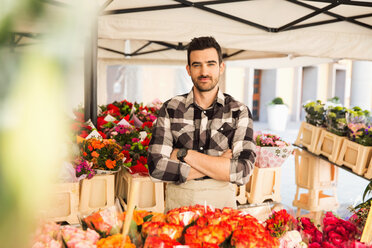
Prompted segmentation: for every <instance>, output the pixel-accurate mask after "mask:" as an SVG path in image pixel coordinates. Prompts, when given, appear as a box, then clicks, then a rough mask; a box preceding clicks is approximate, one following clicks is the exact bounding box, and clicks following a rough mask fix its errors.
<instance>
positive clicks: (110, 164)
mask: <svg viewBox="0 0 372 248" xmlns="http://www.w3.org/2000/svg"><path fill="white" fill-rule="evenodd" d="M121 150H122V148H121V147H120V146H119V145H118V144H117V143H116V142H115V141H114V140H111V139H104V140H100V139H96V138H92V139H88V140H83V141H82V143H80V152H81V156H82V157H83V158H84V159H85V160H87V161H89V162H92V163H93V167H92V168H93V169H96V170H97V169H98V170H109V171H117V170H119V169H120V167H121V166H122V165H123V159H124V154H122V153H121Z"/></svg>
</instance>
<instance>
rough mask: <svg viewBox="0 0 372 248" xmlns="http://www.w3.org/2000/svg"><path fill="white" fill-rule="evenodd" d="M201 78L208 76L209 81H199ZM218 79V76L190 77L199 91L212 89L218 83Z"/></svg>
mask: <svg viewBox="0 0 372 248" xmlns="http://www.w3.org/2000/svg"><path fill="white" fill-rule="evenodd" d="M202 78H209V80H210V81H209V82H202V81H200V80H201V79H202ZM219 80H220V77H219V76H218V77H217V78H212V77H210V76H200V77H198V78H192V82H193V84H194V86H195V87H196V88H197V89H198V90H199V91H200V92H208V91H211V90H213V89H214V88H215V87H216V85H217V84H218V81H219Z"/></svg>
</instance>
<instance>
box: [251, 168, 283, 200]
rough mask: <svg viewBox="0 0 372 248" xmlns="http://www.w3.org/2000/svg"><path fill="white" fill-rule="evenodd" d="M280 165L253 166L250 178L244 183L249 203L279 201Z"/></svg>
mask: <svg viewBox="0 0 372 248" xmlns="http://www.w3.org/2000/svg"><path fill="white" fill-rule="evenodd" d="M281 172H282V167H273V168H258V167H254V170H253V174H252V176H251V179H250V180H249V182H248V183H247V184H246V191H247V199H248V202H249V203H251V204H252V203H263V202H264V201H265V200H272V201H277V202H280V201H281V197H280V182H281V181H280V180H281Z"/></svg>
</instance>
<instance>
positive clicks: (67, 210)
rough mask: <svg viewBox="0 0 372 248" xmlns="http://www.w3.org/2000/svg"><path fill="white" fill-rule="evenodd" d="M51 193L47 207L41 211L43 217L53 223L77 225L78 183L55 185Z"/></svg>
mask: <svg viewBox="0 0 372 248" xmlns="http://www.w3.org/2000/svg"><path fill="white" fill-rule="evenodd" d="M51 193H52V195H51V197H50V198H49V205H47V209H45V210H43V211H42V212H43V214H44V215H45V217H46V218H47V219H50V220H51V221H55V222H62V221H66V222H67V223H69V224H77V223H79V220H78V218H77V215H78V213H79V210H78V207H79V183H59V184H55V185H54V187H53V189H52V192H51Z"/></svg>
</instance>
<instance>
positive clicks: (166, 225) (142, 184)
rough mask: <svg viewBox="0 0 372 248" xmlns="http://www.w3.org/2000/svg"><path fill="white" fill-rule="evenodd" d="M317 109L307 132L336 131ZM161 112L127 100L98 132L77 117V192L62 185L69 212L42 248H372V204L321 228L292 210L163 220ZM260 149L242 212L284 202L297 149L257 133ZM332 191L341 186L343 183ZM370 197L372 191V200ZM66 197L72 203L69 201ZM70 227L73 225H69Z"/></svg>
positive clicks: (109, 109) (69, 172) (70, 174)
mask: <svg viewBox="0 0 372 248" xmlns="http://www.w3.org/2000/svg"><path fill="white" fill-rule="evenodd" d="M317 104H318V105H319V106H320V107H319V106H317V105H314V106H311V107H309V108H310V109H311V110H309V111H310V112H311V113H312V114H311V115H310V114H309V116H308V117H307V120H308V121H309V122H311V123H307V124H309V125H317V128H319V129H321V131H323V129H324V130H325V128H324V127H323V126H326V125H327V123H331V122H329V121H328V122H327V115H326V113H327V111H325V110H324V108H323V105H322V104H321V103H320V102H317ZM159 106H160V105H159V102H155V103H154V104H153V105H152V106H151V107H149V106H143V104H141V103H131V102H128V101H125V100H124V101H122V102H114V103H112V104H108V105H107V106H100V109H101V113H100V114H99V117H98V120H99V121H98V123H97V127H94V126H93V125H92V124H91V123H89V122H87V123H84V122H83V117H82V112H81V109H80V110H76V111H75V115H76V118H75V120H73V121H72V124H71V128H72V131H73V136H72V138H71V139H70V140H71V153H72V154H73V155H74V156H72V158H71V161H70V163H66V165H65V166H64V168H63V171H65V173H64V174H66V175H65V178H69V179H70V181H71V182H69V183H64V184H62V183H61V184H57V186H58V185H59V186H60V187H61V189H59V191H55V194H60V195H59V197H60V198H61V196H62V195H63V196H64V198H63V201H66V202H69V204H67V205H66V204H65V205H63V204H60V210H59V211H60V212H61V213H62V214H60V216H56V212H54V213H52V214H50V213H49V215H48V214H44V216H45V217H47V218H48V219H49V220H50V221H54V222H43V223H41V224H40V227H39V229H38V230H37V231H36V232H35V235H34V241H33V245H32V247H33V248H39V247H40V248H42V247H58V248H59V247H66V248H70V247H71V248H75V247H76V248H78V247H88V248H89V247H92V248H93V247H102V248H103V247H113V248H116V247H117V248H119V247H127V248H134V247H143V248H160V247H161V248H166V247H178V248H181V247H184V248H186V247H188V248H193V247H200V248H204V247H226V248H227V247H232V248H240V247H283V248H287V247H288V248H304V247H372V246H371V245H367V244H368V242H370V241H371V237H370V236H368V230H369V229H368V228H367V226H368V225H367V224H366V223H371V222H372V220H371V218H372V217H370V216H371V214H370V211H369V209H370V205H371V203H370V201H371V199H366V200H364V202H363V203H361V204H359V205H357V206H355V207H353V208H351V209H350V211H352V213H353V216H352V217H351V218H350V219H348V220H344V219H341V218H339V217H337V216H335V215H334V214H333V213H332V212H327V213H326V214H325V215H324V218H323V219H322V220H320V221H319V222H317V224H318V225H316V224H315V223H314V222H313V221H312V220H311V219H310V218H307V217H304V216H295V214H294V211H292V210H290V209H288V210H287V209H285V208H280V209H276V210H275V211H274V210H273V211H271V210H270V209H269V211H270V212H267V213H265V216H264V218H261V217H262V215H258V214H256V215H255V213H254V212H252V211H249V209H239V210H236V209H231V208H223V209H218V208H214V207H213V206H209V205H204V206H202V205H195V206H183V207H181V208H177V209H172V210H170V211H168V212H167V213H163V211H164V184H163V183H161V182H160V183H154V182H152V181H151V180H150V178H149V176H148V168H147V149H148V145H149V141H150V139H151V129H152V125H153V122H154V121H155V120H156V115H157V111H158V110H159ZM353 111H355V112H351V111H350V112H347V114H346V115H345V119H346V120H347V123H348V125H347V128H348V131H347V137H349V138H350V139H355V140H357V139H358V140H363V141H362V143H363V142H365V141H368V137H367V138H365V137H364V138H363V139H360V135H362V133H363V134H365V133H367V134H366V135H369V133H368V132H369V129H368V128H369V127H367V126H363V127H361V128H359V126H358V129H356V128H355V125H357V123H355V118H354V117H355V116H356V115H359V114H360V111H359V110H358V109H354V110H353ZM358 111H359V112H358ZM320 112H322V113H323V117H324V120H323V117H321V115H320V114H319V113H320ZM353 118H354V119H353ZM315 119H316V120H315ZM336 119H337V118H336ZM359 119H360V118H359ZM359 119H358V120H359ZM332 123H333V122H332ZM366 129H367V130H366ZM314 134H315V133H314ZM317 139H318V140H319V137H318V138H317ZM254 140H255V142H256V145H257V146H256V150H255V152H256V154H257V159H256V163H255V168H254V171H253V174H252V177H251V180H250V182H249V183H248V184H247V185H244V186H241V187H239V191H238V194H239V195H238V199H240V200H242V203H241V204H245V203H246V202H247V201H248V202H249V203H250V204H262V203H263V202H264V201H267V200H271V201H274V202H280V200H281V197H280V178H281V169H282V164H283V163H284V162H285V160H286V159H287V158H288V157H289V156H290V155H291V154H292V153H293V147H292V146H291V144H289V143H288V142H286V141H284V140H283V139H281V138H280V137H279V136H277V135H275V134H270V133H262V132H256V133H254ZM300 140H301V139H300ZM310 140H312V138H311V139H310ZM304 152H305V151H304ZM306 155H307V154H306ZM310 155H311V154H310ZM303 156H305V155H303ZM312 156H313V155H312ZM303 161H308V162H307V163H308V164H307V165H308V167H306V166H305V164H303V163H302V164H301V166H302V167H301V168H310V167H312V169H314V168H315V169H314V171H313V174H314V173H322V175H323V177H322V178H323V179H324V175H325V173H324V170H322V171H321V170H320V169H319V168H320V167H319V168H318V169H317V170H316V168H317V167H316V166H315V167H314V166H313V164H319V166H322V165H321V162H319V161H318V160H311V159H310V160H306V159H305V160H303ZM309 161H312V162H309ZM317 161H318V162H317ZM298 163H299V164H300V160H299V161H298ZM311 163H313V164H311ZM310 165H311V166H310ZM296 170H298V168H297V166H296ZM296 173H297V172H296ZM330 173H332V171H331V172H330ZM305 174H306V173H305ZM313 174H311V175H313ZM314 175H315V174H314ZM314 175H313V176H314ZM329 175H330V177H332V176H331V174H329ZM335 175H337V173H336V174H335ZM335 175H333V177H334V176H335ZM314 178H317V179H319V180H318V181H316V182H315V181H314V182H310V183H311V187H308V188H309V189H313V188H312V187H313V186H314V185H316V184H317V183H318V184H319V185H322V186H325V183H328V181H329V180H328V179H329V178H327V180H326V182H325V181H321V180H320V179H321V177H316V176H314ZM333 179H335V178H333ZM336 179H337V178H336ZM296 180H297V176H296ZM336 181H337V180H336ZM296 182H297V181H296ZM307 183H309V182H307ZM298 184H299V185H301V182H300V181H298ZM68 185H69V186H68ZM329 185H330V186H334V181H330V182H329ZM72 186H75V188H71V187H72ZM297 186H298V185H297ZM323 188H324V187H323ZM323 188H322V189H323ZM371 191H372V190H371V189H370V188H367V189H366V192H365V194H364V196H365V197H367V196H368V195H369V194H370V193H371ZM66 192H67V193H68V194H70V195H69V197H68V198H66ZM72 193H74V194H72ZM239 197H240V198H239ZM243 198H244V199H243ZM54 199H56V198H54ZM61 199H62V198H61ZM61 201H62V200H60V201H59V202H61ZM72 201H74V202H72ZM72 203H73V204H72ZM294 205H295V204H294ZM295 206H296V205H295ZM62 208H63V209H62ZM299 208H300V207H299ZM56 209H57V208H56ZM61 209H62V210H61ZM66 209H68V210H69V211H67V212H66V211H65V210H66ZM324 210H326V209H324ZM123 211H124V212H123ZM322 211H323V210H322ZM53 214H54V215H53ZM368 215H369V217H367V216H368ZM72 216H73V217H74V218H73V219H72ZM256 216H257V217H256ZM258 217H260V218H259V219H258ZM56 222H59V223H61V224H56ZM66 222H67V223H68V224H73V225H65V224H66ZM77 224H79V225H77Z"/></svg>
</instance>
